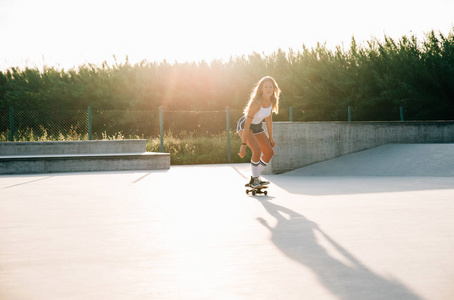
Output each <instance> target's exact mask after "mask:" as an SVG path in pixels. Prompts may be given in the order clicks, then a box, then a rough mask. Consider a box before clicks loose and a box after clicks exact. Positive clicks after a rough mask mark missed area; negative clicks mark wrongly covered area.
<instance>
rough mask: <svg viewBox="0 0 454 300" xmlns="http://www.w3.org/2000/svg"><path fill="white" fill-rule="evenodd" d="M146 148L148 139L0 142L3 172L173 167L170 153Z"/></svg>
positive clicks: (158, 168)
mask: <svg viewBox="0 0 454 300" xmlns="http://www.w3.org/2000/svg"><path fill="white" fill-rule="evenodd" d="M5 144H7V145H5ZM35 150H36V151H35ZM133 150H135V151H133ZM145 150H146V141H145V140H121V141H71V142H37V143H36V144H35V143H34V142H25V143H21V142H15V143H0V174H35V173H56V172H90V171H127V170H161V169H169V168H170V154H169V153H156V152H145ZM90 151H93V152H92V153H90ZM100 151H106V153H102V152H100ZM68 153H69V154H68Z"/></svg>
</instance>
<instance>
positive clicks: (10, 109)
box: [9, 106, 14, 142]
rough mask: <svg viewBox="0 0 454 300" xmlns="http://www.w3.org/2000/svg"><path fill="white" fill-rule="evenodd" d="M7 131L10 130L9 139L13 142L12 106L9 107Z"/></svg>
mask: <svg viewBox="0 0 454 300" xmlns="http://www.w3.org/2000/svg"><path fill="white" fill-rule="evenodd" d="M9 131H10V141H11V142H14V115H13V107H12V106H10V107H9Z"/></svg>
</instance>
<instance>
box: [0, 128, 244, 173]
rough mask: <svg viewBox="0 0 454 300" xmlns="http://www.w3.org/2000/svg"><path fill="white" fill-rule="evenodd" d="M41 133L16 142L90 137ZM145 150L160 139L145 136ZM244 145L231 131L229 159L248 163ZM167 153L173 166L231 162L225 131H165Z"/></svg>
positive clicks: (2, 136)
mask: <svg viewBox="0 0 454 300" xmlns="http://www.w3.org/2000/svg"><path fill="white" fill-rule="evenodd" d="M40 133H41V134H40V135H37V134H36V133H35V132H34V131H33V129H27V130H23V131H17V132H15V135H14V140H15V141H17V142H28V141H36V142H47V141H78V140H88V134H80V133H77V132H76V131H75V130H70V131H69V132H68V133H67V134H63V133H59V134H57V135H49V134H48V133H47V130H46V129H45V128H40ZM141 138H142V139H143V138H144V137H143V136H126V137H125V136H124V135H123V134H122V133H121V132H118V133H116V134H114V135H111V136H108V135H107V134H105V133H104V134H103V135H102V140H124V139H141ZM7 141H9V132H8V131H7V132H3V133H0V142H7ZM146 141H147V143H146V145H147V146H146V150H147V151H148V152H160V151H161V138H160V136H158V137H149V138H146ZM240 146H241V139H240V138H239V137H238V135H237V134H236V133H235V132H234V131H233V130H232V131H230V152H231V153H230V162H231V163H239V162H247V161H249V160H250V158H251V153H250V151H249V149H248V152H247V155H246V157H245V158H243V159H241V158H240V157H239V156H238V155H237V153H238V151H239V149H240ZM164 152H166V153H170V159H171V164H172V165H192V164H219V163H228V162H229V160H228V156H227V134H226V132H225V131H224V132H223V133H220V134H213V135H210V136H201V135H198V134H196V133H194V132H187V131H174V130H168V131H166V132H164Z"/></svg>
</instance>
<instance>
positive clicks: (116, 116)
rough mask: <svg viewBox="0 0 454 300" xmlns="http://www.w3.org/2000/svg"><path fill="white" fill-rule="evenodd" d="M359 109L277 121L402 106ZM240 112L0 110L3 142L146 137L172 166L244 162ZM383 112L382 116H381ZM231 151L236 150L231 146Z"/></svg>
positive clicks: (283, 112)
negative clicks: (239, 153)
mask: <svg viewBox="0 0 454 300" xmlns="http://www.w3.org/2000/svg"><path fill="white" fill-rule="evenodd" d="M361 113H362V114H361V115H360V114H359V113H356V111H355V108H351V107H349V108H348V109H344V110H313V109H310V110H305V109H302V108H297V107H282V106H281V109H280V112H279V114H277V115H273V120H274V121H276V122H279V121H281V122H282V121H294V122H309V121H321V122H326V121H403V120H404V113H406V112H405V111H404V110H403V108H399V107H397V108H395V109H391V110H389V111H386V112H381V117H379V118H382V119H381V120H377V117H376V118H375V119H374V118H372V116H377V111H371V112H370V115H369V112H368V111H365V110H361ZM242 115H243V111H241V110H229V108H226V109H225V110H218V111H167V110H161V109H159V110H150V111H133V110H91V108H88V109H87V110H49V111H30V110H16V109H14V108H10V109H9V111H5V110H3V111H0V141H2V142H6V141H65V140H89V139H93V140H102V139H104V140H106V139H138V138H141V139H147V151H153V152H169V153H171V159H172V164H188V163H225V162H245V161H247V160H248V159H249V158H250V152H248V155H247V156H246V158H244V159H242V160H241V159H239V157H238V156H237V155H236V151H237V149H239V147H240V145H241V140H240V138H239V137H238V135H236V125H237V121H238V120H239V119H240V117H241V116H242ZM379 115H380V114H379ZM231 149H232V150H231Z"/></svg>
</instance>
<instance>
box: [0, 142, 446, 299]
mask: <svg viewBox="0 0 454 300" xmlns="http://www.w3.org/2000/svg"><path fill="white" fill-rule="evenodd" d="M249 176H250V172H249V164H224V165H194V166H172V167H170V169H168V170H155V171H147V170H140V171H118V172H90V173H89V172H79V173H47V174H32V175H0V190H1V193H0V299H8V300H9V299H13V300H15V299H122V300H123V299H346V300H356V299H357V300H364V299H411V300H413V299H433V300H435V299H436V300H439V299H441V300H444V299H446V300H448V299H453V298H454V255H453V253H454V218H453V215H454V201H453V200H454V144H388V145H383V146H380V147H376V148H372V149H368V150H364V151H360V152H356V153H352V154H348V155H344V156H341V157H338V158H334V159H331V160H327V161H324V162H320V163H315V164H312V165H309V166H306V167H303V168H300V169H297V170H294V171H290V172H287V173H282V174H279V175H265V176H264V178H266V179H267V180H269V181H270V182H271V184H270V186H269V188H268V193H269V194H268V195H267V196H264V195H257V196H251V195H246V193H245V188H244V184H245V183H246V182H247V181H248V180H249Z"/></svg>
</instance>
